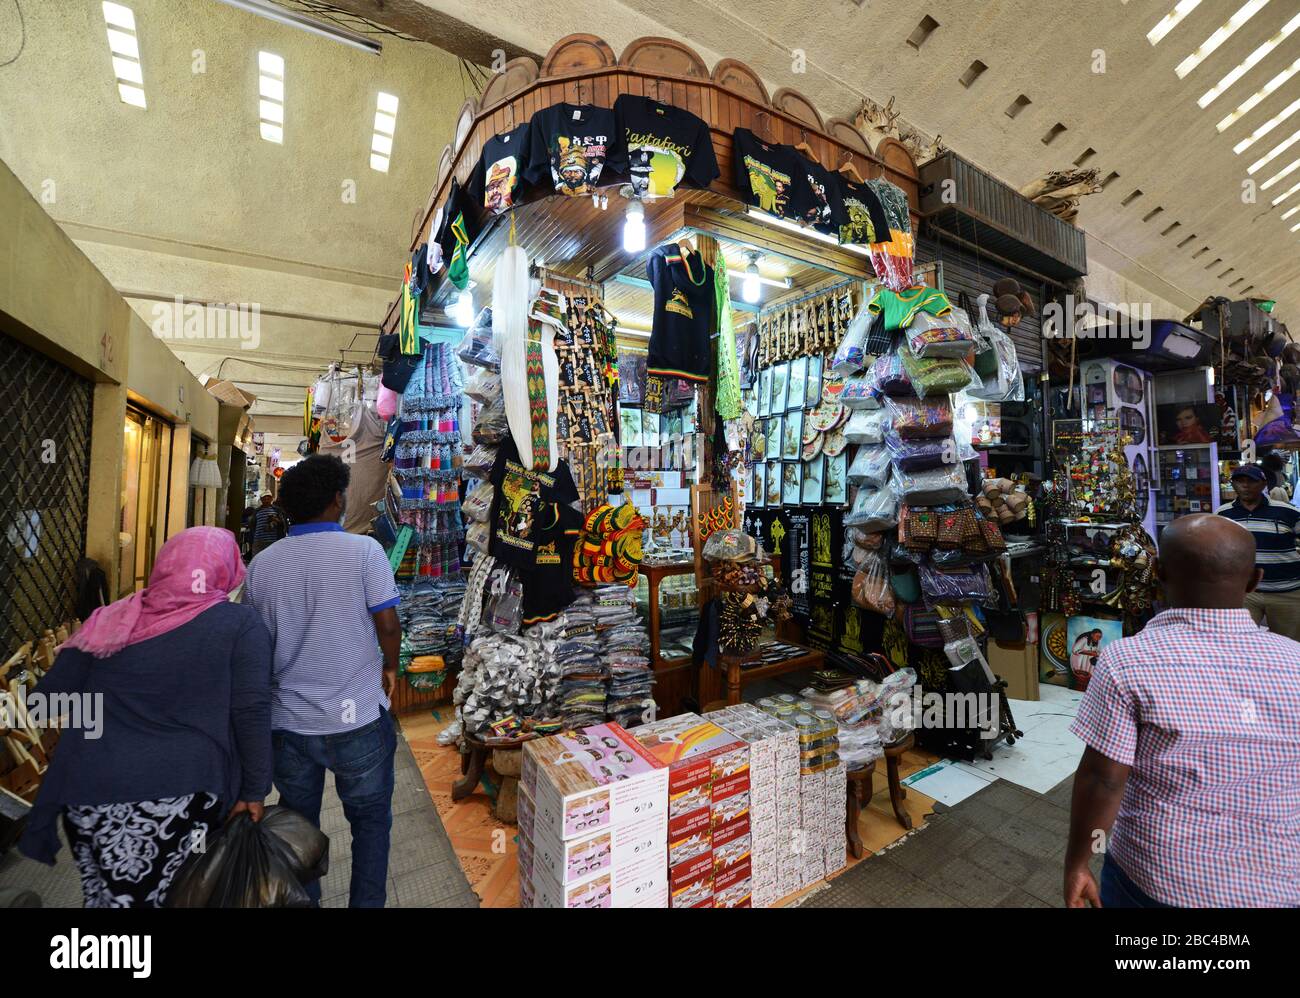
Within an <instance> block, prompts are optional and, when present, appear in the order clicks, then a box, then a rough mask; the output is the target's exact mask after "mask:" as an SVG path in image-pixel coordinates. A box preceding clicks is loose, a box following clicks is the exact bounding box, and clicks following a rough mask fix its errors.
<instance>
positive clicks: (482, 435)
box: [472, 396, 510, 447]
mask: <svg viewBox="0 0 1300 998" xmlns="http://www.w3.org/2000/svg"><path fill="white" fill-rule="evenodd" d="M509 434H510V424H509V423H508V422H507V421H506V403H505V400H504V399H503V398H501V397H500V396H498V397H497V398H496V400H495V401H493V402H492V403H491V404H490V405H486V406H484V407H483V411H482V412H480V413H479V416H478V421H477V422H476V423H475V424H474V430H473V433H472V437H473V440H474V442H475V443H476V444H487V445H488V446H490V447H495V446H497V445H498V444H500V443H501V441H503V440H504V439H505V438H506V437H507V436H508V435H509Z"/></svg>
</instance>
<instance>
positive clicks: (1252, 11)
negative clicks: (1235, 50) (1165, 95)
mask: <svg viewBox="0 0 1300 998" xmlns="http://www.w3.org/2000/svg"><path fill="white" fill-rule="evenodd" d="M1267 3H1268V0H1246V3H1244V4H1242V6H1241V7H1240V8H1239V9H1238V11H1237V13H1235V14H1233V15H1232V17H1230V18H1228V20H1227V22H1226V23H1225V24H1223V25H1222V26H1221V27H1220V28H1219V29H1218V30H1216V31H1215V32H1214V33H1213V34H1212V35H1210V37H1209V38H1207V39H1205V41H1203V42H1202V43H1201V46H1200V48H1198V49H1197V50H1196V51H1195V52H1193V53H1192V54H1191V55H1189V56H1188V57H1187V58H1186V59H1184V60H1183V61H1182V62H1180V63H1179V64H1178V65H1177V66H1175V67H1174V72H1175V73H1177V74H1178V78H1179V79H1180V80H1181V79H1183V78H1184V77H1185V76H1186V75H1187V74H1188V73H1190V72H1191V71H1192V70H1193V69H1195V68H1196V67H1197V66H1199V65H1200V64H1201V63H1202V62H1204V61H1205V60H1206V59H1208V58H1209V57H1210V56H1211V55H1213V54H1214V52H1215V51H1217V50H1218V48H1219V46H1220V45H1222V44H1223V43H1224V42H1226V41H1227V40H1228V39H1229V38H1231V37H1232V36H1233V35H1234V34H1235V33H1236V31H1237V29H1238V28H1240V27H1241V26H1242V25H1243V24H1245V23H1246V22H1247V21H1249V20H1250V19H1251V18H1252V17H1254V16H1255V15H1256V14H1258V13H1259V12H1260V11H1261V10H1263V9H1264V6H1265V5H1266V4H1267Z"/></svg>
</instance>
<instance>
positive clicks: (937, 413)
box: [885, 395, 952, 440]
mask: <svg viewBox="0 0 1300 998" xmlns="http://www.w3.org/2000/svg"><path fill="white" fill-rule="evenodd" d="M885 408H886V409H887V410H888V411H889V419H890V422H891V423H893V426H894V432H895V433H897V434H898V435H899V436H900V437H902V438H903V439H904V440H925V439H930V438H933V437H947V436H951V435H952V407H951V406H950V405H949V404H948V399H947V398H946V397H945V396H942V395H941V396H938V397H937V398H930V399H919V398H916V397H915V396H912V397H910V398H886V399H885Z"/></svg>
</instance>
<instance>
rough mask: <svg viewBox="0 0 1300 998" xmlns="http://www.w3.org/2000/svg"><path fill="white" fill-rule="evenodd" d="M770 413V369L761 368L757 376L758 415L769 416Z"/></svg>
mask: <svg viewBox="0 0 1300 998" xmlns="http://www.w3.org/2000/svg"><path fill="white" fill-rule="evenodd" d="M771 413H772V369H771V368H770V367H765V368H763V370H762V372H761V373H760V374H759V376H758V414H759V415H760V416H769V415H771Z"/></svg>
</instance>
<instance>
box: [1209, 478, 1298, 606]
mask: <svg viewBox="0 0 1300 998" xmlns="http://www.w3.org/2000/svg"><path fill="white" fill-rule="evenodd" d="M1215 512H1216V513H1218V514H1219V515H1220V516H1226V517H1227V518H1228V519H1229V520H1236V521H1237V522H1238V523H1240V524H1241V525H1242V526H1243V527H1245V528H1246V529H1247V530H1249V531H1250V532H1251V533H1252V534H1253V535H1254V537H1255V565H1256V567H1258V568H1262V569H1263V570H1264V580H1263V581H1262V582H1261V583H1260V584H1259V591H1260V592H1262V593H1278V592H1287V591H1289V590H1291V589H1300V551H1297V550H1296V538H1297V535H1300V529H1298V528H1300V509H1296V507H1294V506H1292V505H1291V504H1290V503H1289V502H1279V501H1278V500H1276V499H1270V498H1268V496H1260V499H1259V505H1258V506H1256V507H1255V508H1254V509H1253V510H1250V509H1247V508H1246V507H1245V506H1243V505H1242V504H1241V500H1240V499H1238V500H1237V501H1236V502H1230V503H1226V504H1224V505H1222V506H1220V507H1219V508H1218V509H1217V510H1215Z"/></svg>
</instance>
